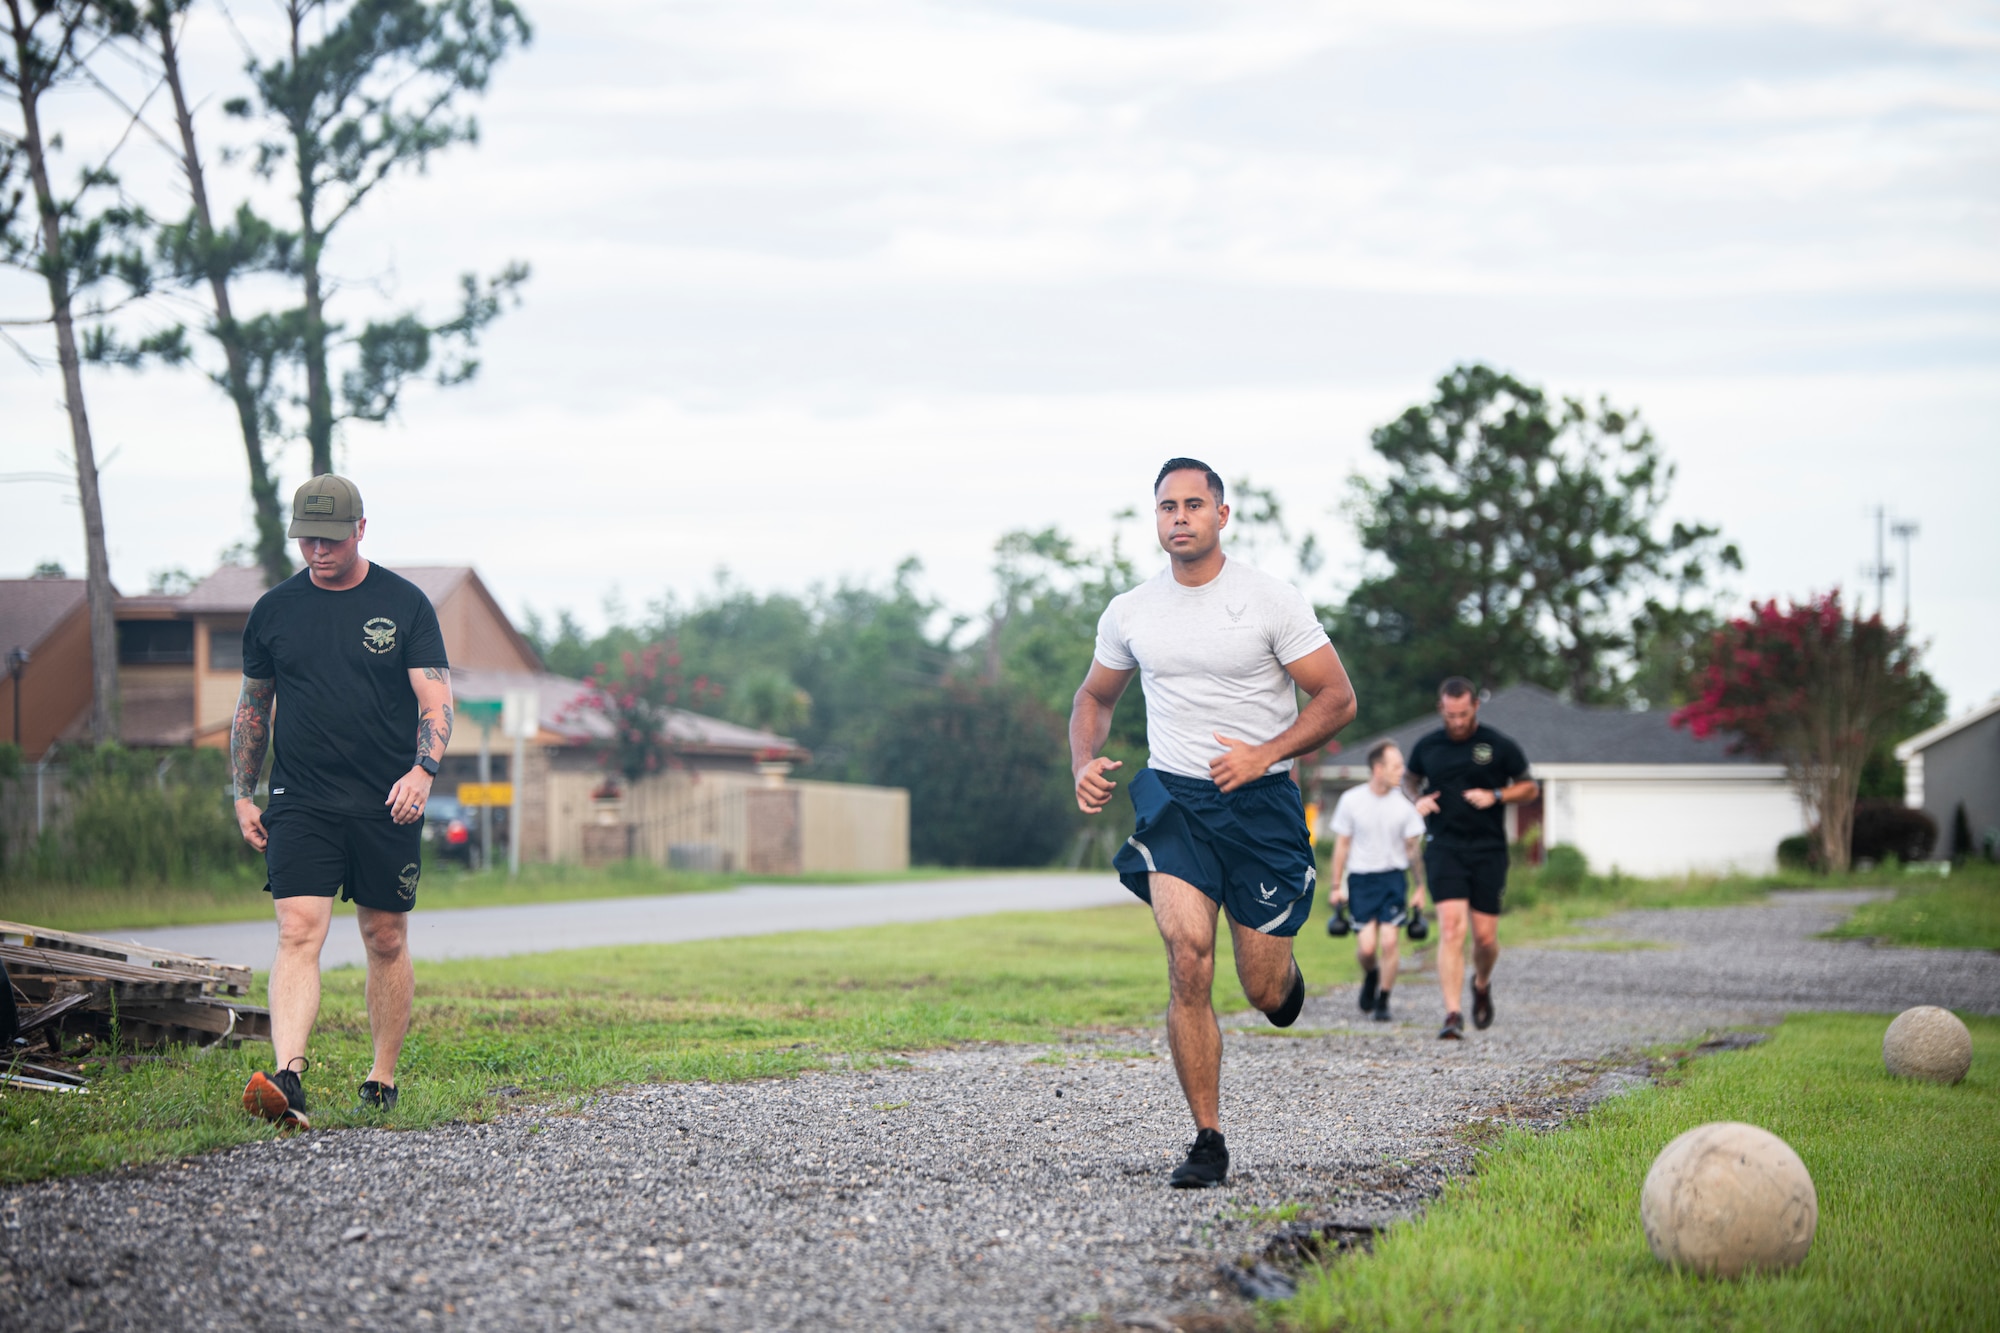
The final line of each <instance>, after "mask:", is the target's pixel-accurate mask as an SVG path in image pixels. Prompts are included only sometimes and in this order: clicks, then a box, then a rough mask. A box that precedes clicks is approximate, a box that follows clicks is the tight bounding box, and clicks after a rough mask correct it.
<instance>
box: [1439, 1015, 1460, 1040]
mask: <svg viewBox="0 0 2000 1333" xmlns="http://www.w3.org/2000/svg"><path fill="white" fill-rule="evenodd" d="M1438 1040H1439V1041H1464V1040H1465V1017H1464V1015H1462V1014H1460V1013H1459V1012H1458V1010H1456V1009H1454V1010H1452V1011H1451V1012H1450V1013H1448V1014H1446V1015H1445V1016H1444V1026H1443V1027H1441V1028H1439V1029H1438Z"/></svg>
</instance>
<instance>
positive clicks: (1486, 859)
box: [1424, 842, 1507, 916]
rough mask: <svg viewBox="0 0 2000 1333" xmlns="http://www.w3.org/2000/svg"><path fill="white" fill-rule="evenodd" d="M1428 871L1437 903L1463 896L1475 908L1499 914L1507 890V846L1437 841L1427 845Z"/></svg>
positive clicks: (1425, 857) (1425, 867) (1433, 896)
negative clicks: (1487, 847)
mask: <svg viewBox="0 0 2000 1333" xmlns="http://www.w3.org/2000/svg"><path fill="white" fill-rule="evenodd" d="M1424 874H1425V877H1426V878H1427V879H1429V881H1430V891H1431V901H1432V902H1433V903H1442V902H1450V901H1451V900H1453V899H1455V898H1463V899H1465V900H1467V901H1468V902H1470V903H1471V905H1472V910H1473V911H1475V912H1484V913H1485V914H1486V915H1488V916H1499V915H1500V899H1501V897H1502V896H1503V895H1505V893H1506V892H1507V849H1506V848H1505V847H1496V848H1492V849H1491V850H1488V849H1486V848H1483V847H1454V846H1451V845H1449V844H1447V843H1438V842H1434V843H1431V844H1430V845H1429V846H1427V847H1425V848H1424Z"/></svg>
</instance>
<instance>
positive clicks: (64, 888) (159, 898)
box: [0, 861, 1038, 933]
mask: <svg viewBox="0 0 2000 1333" xmlns="http://www.w3.org/2000/svg"><path fill="white" fill-rule="evenodd" d="M1016 873H1025V874H1034V873H1038V872H1034V871H1025V872H1018V871H996V870H966V869H959V868H955V867H952V868H948V867H939V866H924V867H919V868H917V869H913V870H904V871H895V872H890V873H887V874H860V873H854V874H845V873H836V874H824V875H800V876H782V875H722V874H707V873H703V872H699V871H691V870H668V869H665V868H663V867H661V866H657V865H654V864H652V863H650V862H646V861H626V862H621V863H619V864H616V865H608V866H589V867H586V866H575V865H527V866H523V867H522V868H521V873H520V875H519V876H518V877H509V876H508V875H506V874H505V873H503V872H501V871H497V870H496V871H489V872H482V873H479V874H468V873H467V872H465V871H463V870H461V869H459V868H458V867H457V866H455V865H450V866H448V865H437V864H432V865H430V866H427V867H426V869H425V872H424V882H423V885H422V887H421V888H419V889H418V891H417V903H418V906H419V907H420V908H421V909H422V910H423V911H426V912H435V911H449V910H451V909H453V908H458V907H503V906H507V905H509V904H513V903H547V902H578V901H582V900H585V899H592V898H632V897H652V896H657V895H660V894H669V893H710V892H714V891H716V890H719V889H730V888H735V887H736V886H737V885H739V884H787V883H790V884H873V883H881V882H892V881H901V880H931V879H949V878H956V877H961V876H966V875H993V874H1016ZM335 910H336V911H337V912H340V913H343V914H346V915H350V916H351V915H353V912H354V908H353V905H352V904H349V903H343V902H338V901H336V904H335ZM270 915H271V898H270V895H269V894H267V893H265V892H264V881H263V878H262V876H261V875H259V876H257V877H255V878H247V877H246V878H237V879H228V878H222V879H217V880H215V881H213V882H211V883H208V884H196V885H151V886H148V885H78V884H47V883H18V882H9V881H0V920H4V921H24V922H27V923H29V924H32V925H37V926H46V927H47V928H49V929H50V930H77V931H84V932H86V933H87V932H91V931H104V930H118V929H133V930H138V929H144V928H148V927H154V926H192V925H206V924H208V923H210V922H216V921H262V920H265V919H267V918H268V917H269V916H270Z"/></svg>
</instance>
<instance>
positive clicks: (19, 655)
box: [7, 647, 28, 748]
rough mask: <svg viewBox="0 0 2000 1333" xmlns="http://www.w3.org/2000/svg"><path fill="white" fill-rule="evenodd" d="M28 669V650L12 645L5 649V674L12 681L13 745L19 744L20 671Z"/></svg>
mask: <svg viewBox="0 0 2000 1333" xmlns="http://www.w3.org/2000/svg"><path fill="white" fill-rule="evenodd" d="M27 669H28V650H27V649H26V648H21V647H14V648H9V649H8V650H7V674H8V675H9V676H10V677H12V678H13V681H14V691H13V693H14V745H15V747H16V748H19V746H20V744H21V673H22V672H23V671H26V670H27Z"/></svg>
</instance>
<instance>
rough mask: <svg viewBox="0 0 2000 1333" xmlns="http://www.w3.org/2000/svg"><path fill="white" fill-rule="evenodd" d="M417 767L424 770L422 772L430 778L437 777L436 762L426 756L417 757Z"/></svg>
mask: <svg viewBox="0 0 2000 1333" xmlns="http://www.w3.org/2000/svg"><path fill="white" fill-rule="evenodd" d="M417 767H418V768H421V769H422V770H424V772H426V773H428V774H430V775H431V776H432V777H436V776H437V775H438V761H437V760H435V759H433V758H431V757H430V756H429V755H427V754H420V755H418V756H417Z"/></svg>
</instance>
